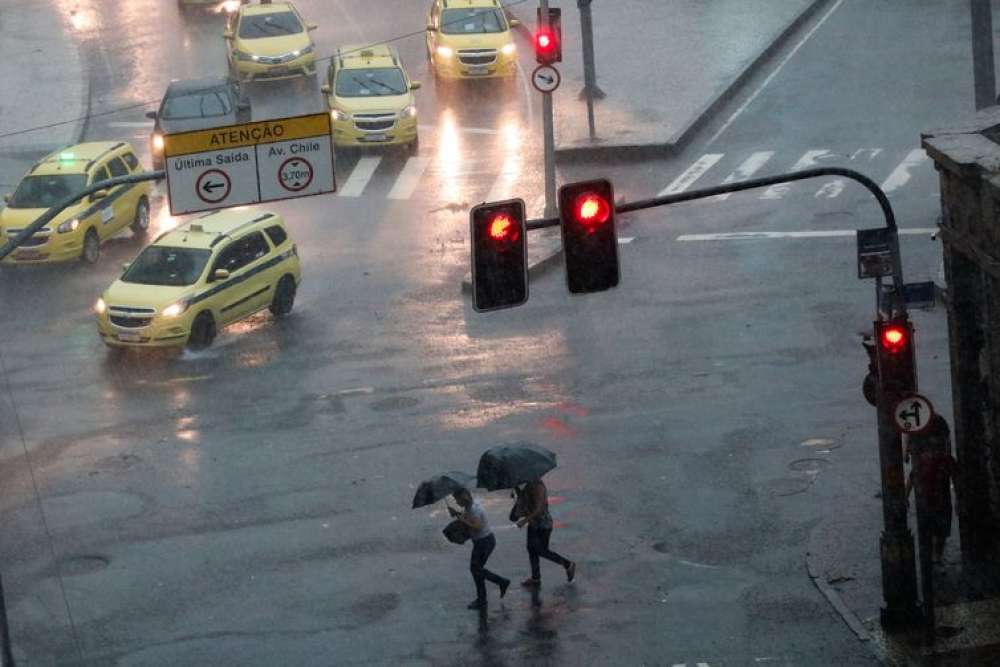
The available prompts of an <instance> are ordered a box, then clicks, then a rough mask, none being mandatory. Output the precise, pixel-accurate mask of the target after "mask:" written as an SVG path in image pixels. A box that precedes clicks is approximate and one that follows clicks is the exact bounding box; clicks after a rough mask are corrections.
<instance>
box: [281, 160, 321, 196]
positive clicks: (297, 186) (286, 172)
mask: <svg viewBox="0 0 1000 667" xmlns="http://www.w3.org/2000/svg"><path fill="white" fill-rule="evenodd" d="M312 179H313V167H312V165H311V164H309V160H307V159H305V158H302V157H292V158H288V159H287V160H285V161H284V162H282V163H281V166H280V167H278V182H279V183H281V187H283V188H285V189H286V190H288V191H289V192H298V191H299V190H305V189H306V188H307V187H309V184H310V183H312Z"/></svg>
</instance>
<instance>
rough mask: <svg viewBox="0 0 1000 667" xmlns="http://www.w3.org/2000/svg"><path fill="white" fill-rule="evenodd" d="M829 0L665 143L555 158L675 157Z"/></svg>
mask: <svg viewBox="0 0 1000 667" xmlns="http://www.w3.org/2000/svg"><path fill="white" fill-rule="evenodd" d="M829 2H830V0H814V2H812V3H811V4H810V5H809V6H808V7H806V8H805V9H804V10H802V12H801V13H800V14H799V15H798V16H796V17H795V18H794V19H793V20H792V21H791V22H790V23H789V24H788V25H787V26H785V27H784V28H783V29H782V30H781V31H779V32H778V34H777V35H775V36H774V37H773V38H772V39H771V40H770V42H769V43H768V44H767V46H765V47H764V48H763V49H761V51H760V52H759V53H758V54H757V55H756V56H755V57H754V58H753V60H751V61H750V63H749V64H748V65H747V66H746V67H744V68H743V69H742V70H741V71H740V72H739V73H737V74H736V76H735V77H733V79H732V80H731V81H730V82H729V84H728V85H726V87H725V88H724V89H723V91H722V92H721V93H719V94H718V95H717V96H716V97H715V98H713V99H711V100H709V102H708V103H707V104H705V106H704V107H702V109H701V111H700V112H698V113H697V114H696V115H695V117H694V118H693V119H692V120H691V122H689V123H688V124H687V125H686V126H685V127H683V128H681V129H680V130H679V131H678V132H677V133H675V134H674V135H673V136H671V137H669V138H668V139H667V140H666V141H665V142H662V143H661V142H649V143H641V144H639V143H628V144H614V143H607V144H600V145H594V146H564V147H560V146H556V158H557V159H559V160H562V161H564V162H578V161H584V160H591V159H605V160H615V159H617V160H622V159H632V160H636V159H644V158H656V157H666V156H670V155H673V154H675V153H677V152H678V151H679V150H680V149H682V148H683V147H684V146H686V145H687V143H688V142H689V141H690V140H691V139H692V138H693V137H694V135H695V134H696V133H697V132H698V130H700V129H701V128H702V127H704V125H705V124H706V123H707V122H708V121H709V120H711V118H712V117H713V116H714V114H715V112H716V111H718V110H719V108H720V107H721V106H722V105H724V104H726V103H727V102H729V101H730V100H731V99H732V98H733V97H735V96H736V94H737V93H738V92H739V90H740V89H741V88H742V86H743V84H744V83H745V82H746V80H747V79H749V78H750V77H751V76H753V75H754V74H756V73H757V72H758V71H759V70H760V69H761V67H762V66H763V65H764V64H765V63H766V62H767V61H768V60H769V59H770V57H771V56H772V55H773V54H774V52H775V51H777V50H778V49H779V48H781V47H782V46H783V45H784V44H785V43H786V42H787V41H788V39H789V38H790V37H791V36H792V35H793V34H795V32H796V31H797V30H798V29H799V28H800V27H801V26H802V24H803V23H805V22H806V21H808V20H809V19H810V18H811V17H812V16H813V15H814V14H815V13H816V12H817V11H818V10H819V9H820V8H821V7H822V6H824V5H826V4H829Z"/></svg>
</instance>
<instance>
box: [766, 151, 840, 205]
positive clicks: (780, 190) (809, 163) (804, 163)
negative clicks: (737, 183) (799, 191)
mask: <svg viewBox="0 0 1000 667" xmlns="http://www.w3.org/2000/svg"><path fill="white" fill-rule="evenodd" d="M825 157H830V151H829V149H826V148H820V149H817V150H808V151H806V152H805V153H803V154H802V157H800V158H799V159H798V160H797V161H796V162H795V164H794V165H792V168H791V169H790V170H789V171H801V170H802V169H809V168H810V167H815V166H816V165H817V164H819V161H820V160H821V159H823V158H825ZM791 189H792V186H791V184H790V183H776V184H775V185H772V186H771V187H769V188H768V189H767V190H764V193H763V194H762V195H761V196H760V198H761V199H781V198H782V197H784V196H785V195H786V194H788V192H789V191H790V190H791Z"/></svg>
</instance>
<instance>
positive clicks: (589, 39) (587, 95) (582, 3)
mask: <svg viewBox="0 0 1000 667" xmlns="http://www.w3.org/2000/svg"><path fill="white" fill-rule="evenodd" d="M591 2H593V0H576V6H577V7H578V8H579V10H580V31H581V32H582V33H583V90H582V91H580V97H581V98H583V99H585V100H587V125H588V126H589V128H590V140H591V141H593V140H594V139H596V138H597V128H596V125H595V123H594V100H595V99H598V100H603V99H604V98H605V94H604V91H603V90H601V89H600V88H599V87H598V86H597V68H596V66H595V65H594V19H593V15H592V14H591V11H590V3H591Z"/></svg>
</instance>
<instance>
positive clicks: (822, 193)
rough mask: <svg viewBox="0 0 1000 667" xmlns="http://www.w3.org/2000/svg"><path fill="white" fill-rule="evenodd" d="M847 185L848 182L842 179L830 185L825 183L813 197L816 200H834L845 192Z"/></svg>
mask: <svg viewBox="0 0 1000 667" xmlns="http://www.w3.org/2000/svg"><path fill="white" fill-rule="evenodd" d="M846 185H847V182H846V181H845V180H844V179H842V178H837V179H834V180H832V181H830V182H829V183H824V184H823V187H821V188H820V189H819V190H817V191H816V194H814V195H813V197H815V198H816V199H822V198H826V199H833V198H834V197H837V196H839V195H840V193H841V192H843V191H844V187H845V186H846Z"/></svg>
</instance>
